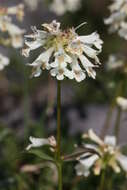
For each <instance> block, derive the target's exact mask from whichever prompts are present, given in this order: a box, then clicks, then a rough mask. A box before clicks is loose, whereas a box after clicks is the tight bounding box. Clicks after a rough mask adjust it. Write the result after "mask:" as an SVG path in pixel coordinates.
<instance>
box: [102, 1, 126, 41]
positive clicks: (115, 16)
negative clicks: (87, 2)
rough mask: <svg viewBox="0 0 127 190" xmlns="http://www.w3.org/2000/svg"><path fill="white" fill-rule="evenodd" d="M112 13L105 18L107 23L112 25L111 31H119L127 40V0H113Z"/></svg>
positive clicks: (110, 7)
mask: <svg viewBox="0 0 127 190" xmlns="http://www.w3.org/2000/svg"><path fill="white" fill-rule="evenodd" d="M109 9H110V12H111V15H110V17H109V18H107V19H105V21H104V22H105V24H108V25H110V30H109V31H110V32H115V31H118V34H119V35H120V36H121V37H123V38H124V39H126V40H127V22H126V19H127V0H113V4H112V5H110V6H109Z"/></svg>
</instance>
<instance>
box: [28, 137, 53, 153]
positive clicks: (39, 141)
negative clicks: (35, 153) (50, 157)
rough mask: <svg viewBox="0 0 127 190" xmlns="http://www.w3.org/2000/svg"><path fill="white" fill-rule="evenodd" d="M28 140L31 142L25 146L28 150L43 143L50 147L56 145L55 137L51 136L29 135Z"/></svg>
mask: <svg viewBox="0 0 127 190" xmlns="http://www.w3.org/2000/svg"><path fill="white" fill-rule="evenodd" d="M29 140H30V142H31V144H29V145H28V146H27V148H26V150H30V149H31V148H34V147H41V146H44V145H49V146H52V147H55V146H56V140H55V138H54V137H53V136H52V137H49V138H47V139H45V138H35V137H30V138H29Z"/></svg>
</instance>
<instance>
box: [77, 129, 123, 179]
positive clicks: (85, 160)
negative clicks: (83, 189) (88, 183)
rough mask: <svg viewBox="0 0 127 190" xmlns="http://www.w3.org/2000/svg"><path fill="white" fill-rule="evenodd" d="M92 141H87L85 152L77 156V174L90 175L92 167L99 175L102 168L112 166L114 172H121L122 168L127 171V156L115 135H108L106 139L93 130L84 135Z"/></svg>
mask: <svg viewBox="0 0 127 190" xmlns="http://www.w3.org/2000/svg"><path fill="white" fill-rule="evenodd" d="M83 138H84V139H88V140H89V141H90V143H88V142H87V143H85V144H84V145H83V146H84V149H86V150H87V151H85V153H83V154H82V155H80V156H78V157H77V160H78V162H79V163H78V164H77V165H76V171H77V175H84V176H88V175H89V174H90V169H92V170H93V172H94V174H95V175H99V174H100V172H101V170H104V169H106V168H107V167H111V168H112V169H113V170H114V172H116V173H119V172H120V171H121V168H122V169H123V170H124V171H125V172H127V157H126V156H124V155H123V154H122V153H121V151H120V147H119V146H117V145H116V138H115V137H114V136H106V137H105V138H104V140H102V139H100V138H99V137H98V136H97V135H96V134H95V133H94V132H93V131H92V130H89V131H88V134H84V135H83Z"/></svg>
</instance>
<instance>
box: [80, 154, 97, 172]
mask: <svg viewBox="0 0 127 190" xmlns="http://www.w3.org/2000/svg"><path fill="white" fill-rule="evenodd" d="M98 158H99V156H98V155H96V154H95V155H92V156H90V157H89V158H84V159H83V160H82V159H80V160H79V162H80V163H81V164H82V165H84V166H85V167H86V168H87V169H89V168H91V167H92V166H93V165H94V163H95V162H96V160H98Z"/></svg>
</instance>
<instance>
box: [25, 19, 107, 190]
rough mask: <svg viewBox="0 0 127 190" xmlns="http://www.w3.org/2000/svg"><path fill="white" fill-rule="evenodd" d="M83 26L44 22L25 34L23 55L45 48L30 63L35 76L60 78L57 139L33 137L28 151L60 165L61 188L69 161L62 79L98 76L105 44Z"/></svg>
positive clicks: (60, 189)
mask: <svg viewBox="0 0 127 190" xmlns="http://www.w3.org/2000/svg"><path fill="white" fill-rule="evenodd" d="M82 25H84V23H83V24H81V25H79V26H78V27H76V28H74V27H72V28H69V29H67V30H61V28H60V23H59V22H56V21H55V20H54V21H52V22H51V23H49V24H47V23H45V24H42V29H41V30H38V29H37V28H36V27H32V31H33V33H32V34H30V35H25V47H24V48H23V50H22V54H23V55H24V56H26V57H29V54H30V52H31V51H33V50H35V49H37V48H40V47H42V48H43V51H42V53H41V54H40V55H39V56H38V57H37V58H36V59H35V60H34V61H33V62H32V63H28V65H29V66H31V67H32V76H33V77H39V76H40V74H41V73H42V71H43V70H48V71H49V73H50V74H51V76H52V77H55V78H56V79H57V135H56V136H57V139H56V140H55V138H54V137H49V138H48V139H41V138H34V137H30V141H31V144H30V145H29V146H28V147H27V150H28V151H29V152H30V153H33V154H35V155H37V156H39V157H41V158H42V159H43V160H48V161H51V162H53V163H54V164H55V165H56V167H57V169H58V178H59V179H58V189H59V190H62V186H63V183H62V166H63V163H64V160H65V157H64V156H63V152H62V150H61V81H62V80H63V79H64V78H65V77H67V78H68V79H71V80H72V79H75V80H76V82H81V81H83V80H84V79H85V78H86V75H88V76H89V77H92V78H93V79H95V77H96V71H95V70H94V68H96V67H98V66H99V65H100V61H99V58H98V54H99V53H100V52H101V50H102V44H103V41H102V40H101V39H100V37H99V35H98V34H97V33H96V32H94V33H92V34H90V35H86V36H79V35H78V34H77V32H76V31H77V30H78V28H79V27H81V26H82ZM40 146H43V152H42V151H41V150H39V149H38V148H39V147H40ZM35 147H36V148H37V149H35ZM46 147H48V150H47V149H46Z"/></svg>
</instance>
